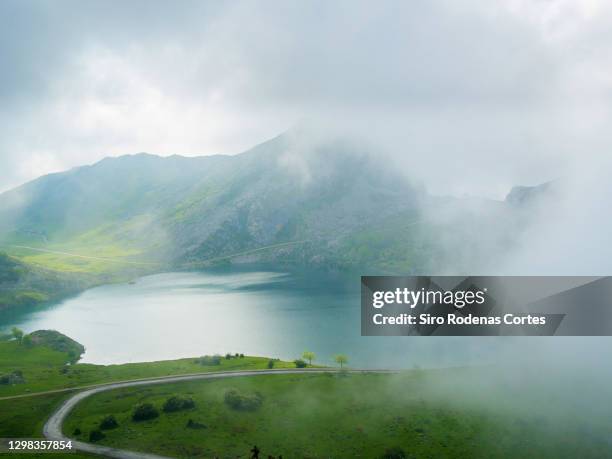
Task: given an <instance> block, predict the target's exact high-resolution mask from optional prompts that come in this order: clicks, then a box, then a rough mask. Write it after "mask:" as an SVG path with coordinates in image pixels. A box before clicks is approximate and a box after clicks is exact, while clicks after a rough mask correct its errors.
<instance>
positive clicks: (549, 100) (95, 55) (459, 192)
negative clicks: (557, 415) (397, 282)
mask: <svg viewBox="0 0 612 459" xmlns="http://www.w3.org/2000/svg"><path fill="white" fill-rule="evenodd" d="M611 13H612V5H611V4H610V3H609V2H605V1H603V0H601V1H597V0H593V1H571V0H552V1H548V2H528V1H520V0H507V1H500V2H490V1H484V0H483V1H477V0H467V1H462V2H455V1H443V0H442V1H434V2H429V1H417V2H399V1H397V2H395V1H383V2H376V4H374V3H373V2H352V1H351V2H348V1H347V2H345V1H339V2H333V3H329V2H317V1H315V2H307V3H297V2H280V1H279V2H231V3H230V2H227V3H226V2H214V3H212V2H182V3H181V4H180V5H175V4H172V3H169V2H142V3H141V2H138V1H132V2H129V3H124V2H110V3H109V2H97V1H93V2H78V1H74V2H73V1H64V2H61V3H51V2H43V1H13V0H9V1H3V2H2V4H1V5H0V18H2V19H1V20H0V21H2V25H0V59H1V61H0V62H2V68H3V72H2V73H1V75H0V123H1V124H2V125H3V127H4V129H3V135H2V136H1V138H0V190H6V189H9V188H12V187H14V186H16V185H18V184H20V183H23V182H25V181H28V180H31V179H33V178H35V177H37V176H39V175H41V174H44V173H49V172H53V171H58V170H65V169H68V168H70V167H74V166H79V165H82V164H90V163H93V162H95V161H97V160H99V159H101V158H103V157H105V156H117V155H122V154H127V153H136V152H140V151H147V152H150V153H155V154H160V155H171V154H182V155H187V156H195V155H208V154H215V153H227V154H234V153H239V152H241V151H244V150H246V149H248V148H250V147H252V146H253V145H255V144H257V143H260V142H262V141H264V140H266V139H268V138H271V137H273V136H275V135H277V134H279V133H282V132H285V131H286V130H288V129H293V130H294V132H297V133H298V134H294V135H293V142H294V144H293V147H292V148H291V149H290V151H288V154H287V155H286V157H285V159H286V163H287V164H288V165H289V166H290V167H291V168H293V169H294V170H297V171H298V172H299V174H300V177H301V179H302V181H307V180H308V175H309V174H313V173H317V171H312V170H310V169H309V166H308V160H307V159H305V157H304V155H307V153H302V152H307V151H308V150H309V148H310V146H311V145H315V144H316V143H317V142H325V141H327V139H328V138H330V137H334V138H335V137H337V136H341V137H348V138H351V139H353V141H354V142H355V143H357V144H359V145H361V146H362V147H363V149H364V150H367V151H369V152H371V153H372V154H374V155H375V157H376V158H378V159H379V160H380V161H381V162H383V161H384V162H389V163H390V164H393V165H395V166H394V167H396V169H397V170H398V171H401V173H402V174H404V175H405V177H406V178H407V179H409V180H411V181H414V182H415V183H419V184H422V186H423V187H424V188H425V189H426V190H427V191H428V193H430V194H431V195H433V196H438V197H445V196H449V197H452V198H463V202H464V204H461V205H465V206H469V207H470V209H469V212H472V213H474V215H479V213H480V212H481V211H482V212H484V210H482V209H481V207H486V206H488V205H489V204H488V203H490V202H491V201H492V200H493V201H498V202H500V201H503V200H504V199H505V197H506V195H507V194H508V193H509V192H510V190H511V188H512V187H513V186H516V185H523V186H535V185H539V184H542V183H546V182H551V181H552V182H553V183H554V184H555V193H554V195H553V196H551V197H550V199H547V200H545V201H544V202H540V203H538V204H536V205H534V206H533V207H531V208H530V209H529V224H528V225H526V227H525V228H526V229H525V230H524V231H522V232H520V233H519V234H517V235H516V240H515V242H514V245H513V246H512V249H511V250H508V248H507V247H506V246H503V245H499V246H497V245H496V244H497V242H496V239H495V237H492V239H491V240H485V239H486V238H487V237H489V236H490V235H495V234H497V233H498V231H499V232H502V231H504V230H506V229H507V228H505V227H504V224H505V223H504V221H503V220H499V221H488V222H487V227H486V228H484V229H485V230H486V231H483V232H482V233H481V232H480V231H479V230H478V228H476V229H475V230H471V233H470V234H469V236H467V237H469V238H470V239H469V241H467V242H469V243H470V244H475V245H478V244H487V245H486V247H487V254H486V257H484V258H483V259H480V260H477V261H475V262H474V264H472V265H471V266H468V267H466V266H464V265H463V266H453V265H448V266H446V267H445V268H444V269H443V270H442V271H443V272H441V273H432V274H474V275H476V274H481V275H593V276H603V275H610V273H611V272H612V250H611V249H610V244H609V237H610V235H611V234H612V217H611V216H610V202H612V187H611V186H610V174H609V172H610V170H611V166H612V164H611V160H610V157H611V156H610V147H611V146H612V139H611V132H612V131H611V130H610V128H609V120H610V119H611V107H612V76H611V75H612V73H611V72H612V68H611V64H610V60H609V56H610V55H612V36H611V31H612V27H610V26H611V25H612V14H611ZM303 126H307V128H302V127H303ZM299 182H300V181H296V184H297V183H299ZM422 212H423V215H424V218H425V219H427V220H431V221H434V222H439V223H440V226H443V224H444V223H445V222H446V221H453V219H454V218H455V216H457V215H463V214H465V212H466V209H465V208H462V207H460V206H459V207H457V206H454V207H452V208H450V209H449V210H448V214H439V213H436V214H435V215H431V214H429V212H430V209H428V208H424V209H422ZM496 225H498V227H496ZM446 236H447V235H446V234H440V241H441V243H444V241H445V238H446ZM468 269H469V272H466V270H468ZM411 340H414V341H416V343H415V344H414V348H413V350H412V352H415V359H414V361H415V362H417V361H418V360H419V358H418V356H417V354H418V352H419V349H426V348H429V349H431V348H432V347H433V348H435V349H438V350H439V351H440V352H441V353H442V354H443V353H444V352H447V351H448V352H451V353H452V351H453V348H455V347H456V346H457V341H456V340H450V339H449V340H445V339H444V338H427V337H417V338H411ZM461 346H465V347H464V349H465V352H466V353H467V354H468V358H469V354H470V352H471V350H478V349H480V348H482V347H486V348H487V350H488V352H487V355H488V356H489V358H488V359H487V362H483V359H481V358H480V356H477V355H475V356H474V359H473V363H474V364H482V363H494V364H496V365H498V366H499V367H500V368H501V370H500V371H498V372H493V373H487V376H483V378H485V379H484V380H483V381H482V384H486V385H487V386H488V387H490V388H492V389H491V390H492V391H493V393H495V391H496V390H497V389H496V388H499V387H503V388H511V389H512V390H515V391H516V393H517V394H521V393H523V392H530V391H531V390H532V389H533V390H536V391H538V393H548V392H549V391H552V392H555V393H557V392H558V393H559V394H561V395H562V396H561V398H564V397H565V398H566V399H567V400H569V401H570V402H571V404H573V405H572V406H574V407H575V409H576V413H577V415H579V416H588V413H589V412H591V410H595V409H598V407H599V408H601V407H607V406H609V405H610V403H611V402H612V397H611V394H610V391H609V387H610V386H609V385H607V384H608V383H610V382H612V370H611V367H610V365H609V361H608V360H609V355H610V351H611V350H612V338H608V337H602V338H558V337H546V338H510V337H508V338H499V339H498V338H466V339H464V340H463V342H462V344H461ZM445 348H446V350H445ZM404 352H411V346H410V345H409V346H408V349H407V350H405V351H404ZM475 354H479V352H478V351H476V352H475ZM491 356H492V357H491ZM385 358H386V357H385V356H381V362H382V363H384V360H385ZM438 360H443V359H438ZM424 365H425V366H427V363H426V362H425V363H424ZM536 375H537V376H536ZM534 378H536V379H534ZM432 384H434V383H433V382H432ZM438 389H439V390H441V391H443V392H445V393H452V392H453V391H455V390H457V389H456V387H454V386H453V385H452V384H449V385H442V386H440V387H438ZM432 390H433V389H432ZM458 393H461V391H459V392H458ZM490 393H491V392H488V391H484V392H477V393H474V394H472V395H473V398H474V399H476V401H475V403H478V399H480V400H484V399H486V398H487V397H488V396H489V395H490ZM463 399H464V400H466V403H467V401H468V400H470V399H471V398H470V397H468V396H467V395H466V396H465V397H463ZM539 409H542V410H545V409H547V407H546V406H543V405H542V406H539Z"/></svg>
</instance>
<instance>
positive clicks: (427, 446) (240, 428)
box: [65, 370, 609, 459]
mask: <svg viewBox="0 0 612 459" xmlns="http://www.w3.org/2000/svg"><path fill="white" fill-rule="evenodd" d="M479 371H480V370H479ZM481 376H482V375H481ZM479 377H480V376H476V375H475V373H474V371H473V370H445V371H435V372H422V371H416V372H407V373H405V374H401V375H375V374H348V375H329V374H328V375H312V374H311V375H274V376H256V377H244V378H236V379H231V380H230V379H227V380H216V381H199V382H184V383H174V384H168V385H163V386H151V387H143V388H130V389H122V390H116V391H111V392H106V393H102V394H99V395H95V396H93V397H91V398H89V399H87V400H85V401H84V402H83V403H82V404H80V405H78V406H77V408H76V409H75V411H74V412H73V413H72V415H71V416H70V417H69V419H68V421H67V423H66V424H65V432H66V433H67V434H72V433H73V432H74V431H75V429H77V428H78V429H80V430H81V432H82V434H81V435H80V437H82V438H87V436H88V434H89V432H91V431H92V430H96V429H98V426H99V423H100V420H101V419H102V418H104V417H105V416H107V415H110V414H112V415H114V416H115V417H116V419H117V421H118V423H119V427H117V428H115V429H113V430H107V431H104V433H105V435H106V438H104V439H103V440H101V441H100V443H101V444H104V445H112V446H117V447H121V448H126V449H132V450H141V451H147V452H155V453H158V454H164V455H169V456H173V457H182V458H193V457H202V458H209V457H210V458H213V457H219V458H235V457H249V456H248V451H249V450H250V449H251V448H252V447H253V445H257V446H258V447H259V448H260V449H261V452H262V457H264V458H266V457H268V455H272V456H273V457H278V456H279V455H282V456H283V457H284V458H348V457H363V458H380V457H382V455H383V454H384V453H385V451H386V450H387V449H388V448H391V447H397V448H400V449H401V450H402V451H404V452H405V454H406V456H405V457H407V458H467V457H470V458H516V457H520V458H555V459H557V458H577V457H581V458H590V457H592V458H602V457H608V456H606V454H609V445H607V444H606V443H604V442H602V441H595V440H594V437H593V436H589V437H586V436H583V435H577V433H578V432H583V430H581V426H580V422H579V421H577V420H576V419H572V414H571V412H564V411H563V410H562V409H561V410H556V411H554V412H551V411H550V409H548V408H546V412H542V411H539V410H538V406H537V403H536V402H535V400H531V401H529V400H526V401H521V402H520V403H516V402H514V401H513V400H511V399H510V398H509V397H508V395H505V396H504V395H503V394H504V393H505V392H503V391H492V392H491V393H487V394H486V395H483V393H482V392H480V391H482V387H478V389H479V390H478V391H472V394H471V395H470V394H468V393H463V392H465V390H466V389H465V387H468V386H462V384H461V383H459V388H458V389H457V390H456V391H453V389H452V388H451V386H445V385H444V384H440V382H441V381H450V380H452V381H454V384H456V383H457V382H460V381H464V382H467V381H477V380H478V378H479ZM461 387H463V388H461ZM231 388H234V389H237V390H238V391H240V392H241V393H242V394H246V395H248V394H254V393H256V392H258V393H260V394H261V395H262V396H263V403H262V405H261V407H260V408H258V409H256V410H255V411H237V410H235V409H232V408H230V407H229V406H228V405H227V404H226V403H224V394H225V392H226V391H227V390H228V389H231ZM479 392H480V394H479ZM173 395H182V396H188V397H191V398H192V399H193V400H194V401H195V404H196V407H195V409H190V410H186V411H181V412H174V413H164V412H163V411H162V410H161V407H162V406H163V404H164V402H165V401H166V400H167V399H168V398H169V397H171V396H173ZM500 396H501V397H502V399H500ZM470 397H472V400H474V399H478V401H479V402H478V403H471V402H469V400H470ZM141 403H152V404H154V405H155V406H156V407H157V408H158V409H159V410H160V413H161V414H160V416H159V417H158V418H156V419H152V420H148V421H141V422H134V421H132V419H131V416H132V413H133V409H134V407H135V406H137V405H139V404H141ZM543 406H545V405H543ZM190 419H191V420H192V421H194V422H196V423H199V424H201V426H200V428H197V429H194V428H188V427H187V423H188V422H189V420H190ZM608 427H609V425H608ZM604 431H605V429H604Z"/></svg>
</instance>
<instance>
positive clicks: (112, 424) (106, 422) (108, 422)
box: [100, 414, 119, 430]
mask: <svg viewBox="0 0 612 459" xmlns="http://www.w3.org/2000/svg"><path fill="white" fill-rule="evenodd" d="M117 427H119V423H118V422H117V420H116V419H115V416H113V415H112V414H110V415H108V416H106V417H105V418H104V419H102V421H100V430H109V429H115V428H117Z"/></svg>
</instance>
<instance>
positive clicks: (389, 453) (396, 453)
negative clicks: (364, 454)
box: [380, 447, 408, 459]
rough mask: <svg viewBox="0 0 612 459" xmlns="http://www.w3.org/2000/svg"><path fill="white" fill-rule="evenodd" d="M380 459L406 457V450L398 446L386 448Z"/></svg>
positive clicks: (402, 458) (404, 458)
mask: <svg viewBox="0 0 612 459" xmlns="http://www.w3.org/2000/svg"><path fill="white" fill-rule="evenodd" d="M380 459H408V455H407V454H406V452H405V451H404V450H403V449H402V448H399V447H394V448H389V449H387V450H386V451H385V452H384V454H383V455H382V456H380Z"/></svg>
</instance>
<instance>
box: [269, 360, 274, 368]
mask: <svg viewBox="0 0 612 459" xmlns="http://www.w3.org/2000/svg"><path fill="white" fill-rule="evenodd" d="M268 368H270V369H272V368H274V359H270V360H268Z"/></svg>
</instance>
